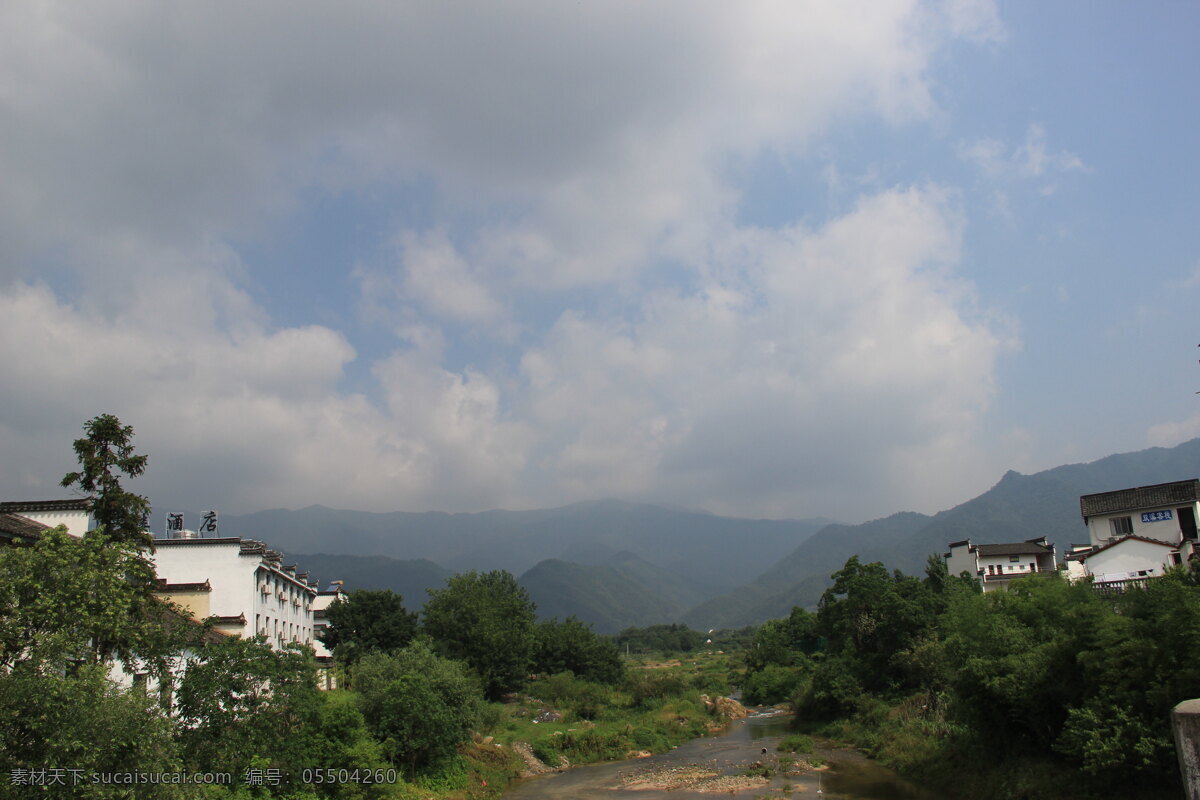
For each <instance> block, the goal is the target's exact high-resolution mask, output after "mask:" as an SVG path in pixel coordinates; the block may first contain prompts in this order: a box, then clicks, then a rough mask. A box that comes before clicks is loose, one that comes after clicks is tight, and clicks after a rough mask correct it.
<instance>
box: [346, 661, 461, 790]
mask: <svg viewBox="0 0 1200 800" xmlns="http://www.w3.org/2000/svg"><path fill="white" fill-rule="evenodd" d="M354 688H355V691H356V692H358V694H359V697H360V698H361V705H362V710H363V717H364V718H365V719H366V722H367V725H368V727H369V728H370V730H371V732H372V733H374V734H375V736H376V738H377V739H378V740H379V741H380V742H381V743H382V746H383V750H384V752H385V753H386V754H387V755H388V757H389V758H392V759H394V760H395V761H396V762H397V763H400V764H403V765H405V766H406V767H407V768H408V771H409V773H410V775H411V774H415V773H417V772H418V771H420V770H422V769H424V768H427V767H430V766H432V765H434V764H437V763H439V762H441V761H444V760H445V759H446V758H448V757H449V756H451V755H453V754H454V752H455V748H456V747H457V746H458V745H459V744H460V743H461V742H464V741H466V740H467V738H468V736H469V733H470V730H471V728H472V726H473V725H475V724H476V720H477V719H478V715H479V697H480V688H479V684H478V682H477V679H476V677H475V676H474V675H473V674H472V673H471V671H470V670H469V669H468V668H467V667H466V666H465V665H463V664H461V663H460V662H457V661H452V660H450V659H446V658H441V657H440V656H438V655H436V654H435V653H434V652H433V651H432V650H430V649H429V647H428V645H427V644H425V643H424V642H421V641H418V642H414V643H413V644H411V645H409V646H408V647H407V648H405V649H403V650H398V651H394V652H391V653H371V654H368V655H364V656H363V658H362V660H360V661H359V663H358V667H357V668H356V669H355V671H354Z"/></svg>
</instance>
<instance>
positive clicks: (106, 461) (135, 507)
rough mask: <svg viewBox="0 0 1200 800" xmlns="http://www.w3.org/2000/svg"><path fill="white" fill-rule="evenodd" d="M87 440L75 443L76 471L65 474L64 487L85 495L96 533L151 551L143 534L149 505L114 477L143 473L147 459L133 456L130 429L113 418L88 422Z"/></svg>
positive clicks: (78, 440) (148, 536) (107, 415)
mask: <svg viewBox="0 0 1200 800" xmlns="http://www.w3.org/2000/svg"><path fill="white" fill-rule="evenodd" d="M83 430H84V431H85V432H86V433H87V436H86V437H84V438H83V439H76V440H75V445H74V446H75V455H76V457H77V458H78V459H79V471H78V472H68V473H67V474H66V476H65V477H64V478H63V479H62V485H63V486H67V487H70V486H77V487H78V488H79V489H80V490H81V491H83V492H84V493H85V494H87V495H88V510H89V511H90V512H91V514H92V519H94V520H95V522H96V529H97V530H98V531H102V532H103V533H104V535H106V536H107V537H108V538H110V539H112V540H114V541H121V542H133V543H135V544H138V545H140V546H142V547H151V546H152V545H153V542H151V540H150V534H149V532H148V531H147V530H146V517H147V515H148V514H149V513H150V501H149V500H147V499H146V498H145V497H142V496H141V495H138V494H133V493H132V492H127V491H125V489H124V488H123V487H122V486H121V479H120V478H119V477H118V476H117V474H116V473H124V474H125V475H126V476H128V477H130V478H136V477H137V476H138V475H141V474H142V473H144V472H145V471H146V460H147V459H146V456H139V455H134V453H133V427H132V426H130V425H122V424H121V420H119V419H117V418H116V417H114V416H113V415H112V414H101V415H100V416H98V417H94V418H93V419H90V420H88V421H87V422H86V423H85V424H84V426H83Z"/></svg>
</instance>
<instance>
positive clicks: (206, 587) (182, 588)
mask: <svg viewBox="0 0 1200 800" xmlns="http://www.w3.org/2000/svg"><path fill="white" fill-rule="evenodd" d="M154 591H156V592H211V591H212V584H210V583H209V582H208V581H204V582H203V583H167V580H166V578H159V579H158V588H156V589H155V590H154Z"/></svg>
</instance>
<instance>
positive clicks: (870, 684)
mask: <svg viewBox="0 0 1200 800" xmlns="http://www.w3.org/2000/svg"><path fill="white" fill-rule="evenodd" d="M832 577H833V586H832V587H830V588H829V589H828V590H826V592H825V594H824V595H822V597H821V602H820V606H819V608H818V611H817V626H816V632H817V633H818V634H820V635H821V636H823V637H824V638H825V639H826V640H827V642H828V649H829V651H830V652H831V653H834V654H837V655H840V656H843V657H844V659H845V662H846V663H849V664H852V665H853V667H854V672H855V677H856V678H857V679H858V681H859V682H860V683H861V684H862V685H863V686H864V687H865V688H867V689H868V690H870V691H876V692H884V691H889V690H892V689H895V688H897V687H898V686H899V685H901V684H903V682H904V673H903V672H902V671H900V670H898V669H896V668H895V665H894V663H893V661H894V659H895V658H896V656H897V655H898V654H899V653H901V652H903V651H905V650H906V649H908V648H909V647H911V646H912V645H913V643H914V642H916V641H917V640H918V639H919V638H920V637H921V636H922V635H923V634H925V633H926V632H928V631H929V630H931V629H933V628H934V627H935V626H936V624H937V620H938V616H937V608H938V606H937V601H936V599H935V597H934V593H933V591H932V590H931V589H930V588H929V586H928V585H927V584H926V583H923V582H921V581H919V580H917V579H916V578H910V577H906V576H904V575H903V574H901V573H900V572H898V571H897V572H895V573H890V574H889V573H888V571H887V569H886V568H885V567H884V566H883V564H881V563H879V562H875V563H872V564H863V563H862V562H860V561H859V560H858V556H851V557H850V558H849V559H848V560H847V561H846V564H845V566H843V567H842V568H841V569H840V570H838V571H837V572H835V573H834V574H833V576H832Z"/></svg>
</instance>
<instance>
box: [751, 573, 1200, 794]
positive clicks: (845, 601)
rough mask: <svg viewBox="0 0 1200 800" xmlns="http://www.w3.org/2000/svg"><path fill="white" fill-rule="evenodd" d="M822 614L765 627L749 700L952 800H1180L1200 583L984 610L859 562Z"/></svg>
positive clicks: (986, 604) (1025, 596)
mask: <svg viewBox="0 0 1200 800" xmlns="http://www.w3.org/2000/svg"><path fill="white" fill-rule="evenodd" d="M833 578H834V585H833V587H832V588H831V589H830V590H829V591H828V592H826V594H825V596H824V597H823V598H822V600H821V603H820V606H819V609H818V611H817V613H816V614H811V613H809V612H806V611H804V610H802V609H795V610H793V613H792V615H791V616H790V617H788V618H787V619H784V620H776V621H774V622H770V623H766V624H765V625H764V626H763V627H762V628H761V629H760V630H759V632H758V634H757V638H756V641H755V642H754V644H753V645H752V646H751V647H750V648H749V649H748V650H747V651H746V653H747V655H746V676H745V678H744V684H745V687H746V695H747V698H748V700H749V701H751V702H778V701H781V700H784V699H786V700H788V701H790V703H791V704H792V706H793V707H794V709H795V711H796V715H797V725H798V726H799V727H800V728H801V729H802V730H804V731H806V732H809V733H813V734H818V735H822V736H827V737H830V738H833V739H836V740H839V741H842V742H846V743H849V744H852V745H854V746H857V747H860V748H862V749H864V750H865V751H866V752H867V753H868V754H869V755H871V756H873V757H875V758H877V759H878V760H880V761H881V762H882V763H883V764H884V765H886V766H889V767H892V768H894V769H896V770H897V771H898V772H900V773H902V774H904V775H906V776H908V777H911V778H914V779H917V780H918V781H919V782H921V783H922V784H924V785H928V786H931V787H935V788H939V789H941V790H943V791H944V792H945V793H946V795H947V796H949V797H971V798H980V799H981V800H1007V799H1008V798H1029V799H1030V800H1037V799H1042V800H1075V798H1080V799H1082V798H1117V797H1120V798H1152V797H1156V798H1158V797H1165V796H1175V795H1177V794H1179V793H1180V792H1181V788H1180V780H1179V774H1178V768H1177V764H1176V758H1175V752H1174V746H1173V741H1172V735H1171V730H1170V711H1171V709H1172V707H1173V706H1174V705H1175V704H1176V703H1178V702H1180V701H1182V700H1186V699H1190V698H1193V697H1200V637H1198V636H1196V630H1197V628H1196V624H1195V620H1196V619H1197V618H1198V617H1197V615H1198V614H1200V575H1198V574H1197V572H1196V571H1194V570H1186V569H1177V570H1174V571H1172V572H1170V573H1169V574H1167V575H1166V576H1164V577H1162V578H1158V579H1156V580H1154V581H1150V582H1149V583H1148V585H1147V586H1146V587H1145V588H1143V589H1139V590H1135V591H1130V592H1127V593H1126V594H1123V595H1117V596H1111V595H1110V596H1102V595H1099V594H1097V593H1096V592H1094V591H1093V590H1092V588H1091V587H1090V585H1088V584H1086V583H1082V584H1076V585H1071V584H1069V583H1067V582H1066V581H1065V580H1062V579H1061V578H1060V577H1059V576H1057V575H1053V574H1050V575H1042V576H1031V577H1029V578H1025V579H1022V580H1018V581H1014V583H1013V586H1012V587H1011V588H1010V589H1009V590H1008V591H1000V592H992V593H988V594H986V595H985V594H982V593H981V592H979V590H978V586H977V583H976V582H975V581H973V580H970V579H968V578H965V577H963V578H959V577H952V576H949V575H947V574H946V570H945V565H944V562H943V561H942V559H941V558H938V557H937V556H933V557H931V558H930V561H929V567H928V569H927V571H926V575H925V577H924V578H923V579H917V578H912V577H907V576H904V575H902V574H900V573H889V572H888V571H887V570H886V569H885V568H884V567H883V566H882V565H881V564H862V563H860V562H859V561H858V559H857V558H851V559H850V560H849V561H848V562H847V563H846V565H845V567H844V568H843V569H842V570H840V571H839V572H837V573H835V574H834V576H833Z"/></svg>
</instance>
